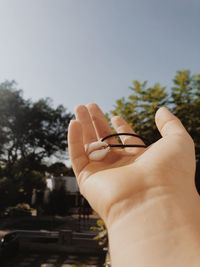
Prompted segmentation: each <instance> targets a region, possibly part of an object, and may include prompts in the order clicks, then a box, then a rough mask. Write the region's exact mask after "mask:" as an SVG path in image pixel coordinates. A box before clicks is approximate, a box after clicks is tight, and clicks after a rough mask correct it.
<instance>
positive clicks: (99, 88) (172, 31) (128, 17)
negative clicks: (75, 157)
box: [0, 0, 200, 112]
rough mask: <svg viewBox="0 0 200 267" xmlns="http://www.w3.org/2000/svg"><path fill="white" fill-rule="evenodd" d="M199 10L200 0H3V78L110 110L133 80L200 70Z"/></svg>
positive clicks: (34, 93)
mask: <svg viewBox="0 0 200 267" xmlns="http://www.w3.org/2000/svg"><path fill="white" fill-rule="evenodd" d="M199 13H200V1H199V0H187V1H186V0H168V1H164V0H0V83H1V82H4V81H5V80H15V81H16V82H17V84H18V88H19V89H22V90H23V91H24V97H25V98H26V99H28V98H31V99H32V100H33V101H36V100H38V99H40V98H45V97H50V98H52V100H53V103H54V104H55V105H59V104H63V105H64V106H65V107H66V108H67V110H68V111H70V112H73V109H74V106H76V105H78V104H87V103H91V102H96V103H98V104H99V105H100V106H101V107H102V108H103V110H104V111H105V112H108V111H110V110H111V109H112V108H113V107H114V105H115V101H116V100H117V99H119V98H121V97H126V96H128V95H129V94H130V93H131V91H130V89H129V86H131V82H132V80H135V79H137V80H140V81H144V80H148V81H149V85H153V84H154V83H156V82H160V83H161V84H162V85H165V86H167V87H170V85H171V81H172V78H173V77H174V75H175V73H176V71H178V70H181V69H190V70H191V72H192V73H200V16H199Z"/></svg>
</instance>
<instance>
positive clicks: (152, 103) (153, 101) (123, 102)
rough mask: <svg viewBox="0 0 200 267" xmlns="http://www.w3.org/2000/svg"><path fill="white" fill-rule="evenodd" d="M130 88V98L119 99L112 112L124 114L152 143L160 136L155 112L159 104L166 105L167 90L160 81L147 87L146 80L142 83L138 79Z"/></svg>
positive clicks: (113, 113)
mask: <svg viewBox="0 0 200 267" xmlns="http://www.w3.org/2000/svg"><path fill="white" fill-rule="evenodd" d="M130 89H131V91H132V93H131V94H130V96H129V97H128V99H125V98H124V97H123V98H121V99H119V100H117V101H116V105H115V108H114V110H112V111H111V114H112V115H120V116H122V117H123V118H124V119H125V120H127V121H128V122H129V123H130V125H131V126H132V127H133V128H134V130H135V131H136V132H137V133H138V134H139V135H141V136H142V137H143V138H144V140H145V141H146V142H147V143H149V144H150V143H152V142H154V141H155V140H156V139H158V138H159V137H160V135H159V132H158V131H157V128H156V126H155V124H154V114H155V111H156V110H157V108H158V107H159V106H163V105H166V103H167V99H168V95H167V92H166V90H165V87H162V86H161V85H160V84H158V83H157V84H155V85H154V86H152V87H147V82H146V81H145V82H143V83H141V82H139V81H136V80H135V81H133V83H132V87H130Z"/></svg>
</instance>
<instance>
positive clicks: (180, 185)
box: [68, 104, 200, 267]
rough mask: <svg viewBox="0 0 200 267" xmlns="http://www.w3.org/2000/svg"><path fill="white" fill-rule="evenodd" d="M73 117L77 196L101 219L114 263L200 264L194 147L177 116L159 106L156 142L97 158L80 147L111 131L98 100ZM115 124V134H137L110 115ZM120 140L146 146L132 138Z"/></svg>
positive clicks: (199, 202)
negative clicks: (100, 159)
mask: <svg viewBox="0 0 200 267" xmlns="http://www.w3.org/2000/svg"><path fill="white" fill-rule="evenodd" d="M75 114H76V119H75V120H72V121H71V123H70V126H69V133H68V144H69V155H70V158H71V162H72V167H73V169H74V172H75V175H76V177H77V181H78V184H79V188H80V192H81V194H82V195H83V196H84V197H85V198H86V199H87V200H88V201H89V203H90V205H91V206H92V207H93V209H94V210H95V211H96V212H97V213H98V214H99V215H100V217H101V218H102V219H103V220H104V222H105V224H106V227H107V230H108V236H109V247H110V254H111V263H112V267H118V266H119V267H122V266H123V267H130V266H136V267H146V266H148V267H157V266H158V267H161V266H162V267H165V266H166V267H169V266H174V267H179V266H180V267H189V266H192V267H196V266H200V200H199V196H198V194H197V192H196V189H195V185H194V176H195V150H194V143H193V140H192V138H191V137H190V135H189V134H188V133H187V131H186V130H185V128H184V127H183V125H182V124H181V122H180V120H179V119H178V118H177V117H176V116H174V115H173V114H172V113H171V112H170V111H169V110H168V109H166V108H165V107H162V108H160V109H159V110H158V111H157V112H156V114H155V123H156V125H157V128H158V130H159V131H160V133H161V136H162V138H161V139H160V140H158V141H157V142H155V143H154V144H152V145H151V146H149V147H147V148H131V151H130V149H129V151H128V152H127V151H124V150H122V151H119V150H115V149H113V150H112V151H110V152H109V153H108V155H107V156H106V157H105V158H104V159H103V160H102V161H98V162H95V161H90V160H89V158H88V155H87V154H86V153H85V149H84V145H85V144H88V143H91V142H94V141H96V140H98V139H100V138H102V137H105V136H106V135H109V134H110V133H111V132H112V130H111V128H110V127H109V125H108V122H107V120H106V119H105V117H104V114H103V112H102V111H101V109H100V108H99V107H98V106H97V105H96V104H89V105H87V106H84V105H79V106H77V107H76V109H75ZM112 125H113V127H114V128H115V130H116V132H129V133H134V132H133V130H132V129H131V128H130V126H129V125H128V124H127V122H126V121H124V120H123V119H122V118H121V117H118V116H117V117H113V118H112ZM121 140H122V142H123V143H124V144H128V143H129V144H131V143H132V144H135V143H137V144H143V142H142V140H140V139H138V138H136V137H124V136H122V137H121ZM111 142H115V143H116V140H111ZM130 152H131V153H130Z"/></svg>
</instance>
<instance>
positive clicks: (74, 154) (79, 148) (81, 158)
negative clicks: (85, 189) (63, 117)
mask: <svg viewBox="0 0 200 267" xmlns="http://www.w3.org/2000/svg"><path fill="white" fill-rule="evenodd" d="M68 149H69V156H70V159H71V163H72V167H73V170H74V172H75V175H76V177H78V176H79V174H80V172H81V171H82V170H83V169H84V167H85V166H86V165H87V164H88V157H87V155H86V153H85V149H84V144H83V138H82V127H81V124H80V122H79V121H76V120H72V121H71V122H70V125H69V130H68Z"/></svg>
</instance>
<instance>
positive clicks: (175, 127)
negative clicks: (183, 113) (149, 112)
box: [155, 107, 188, 136]
mask: <svg viewBox="0 0 200 267" xmlns="http://www.w3.org/2000/svg"><path fill="white" fill-rule="evenodd" d="M155 122H156V125H157V128H158V130H159V132H160V134H161V135H162V136H167V135H176V134H179V135H180V134H181V135H188V133H187V131H186V129H185V128H184V126H183V124H182V123H181V121H180V120H179V119H178V118H177V117H176V116H175V115H173V114H172V113H171V112H170V111H169V110H168V109H167V108H166V107H161V108H159V109H158V111H157V112H156V115H155Z"/></svg>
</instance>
